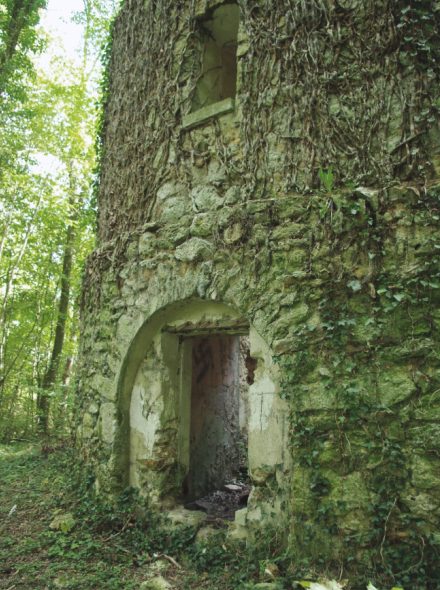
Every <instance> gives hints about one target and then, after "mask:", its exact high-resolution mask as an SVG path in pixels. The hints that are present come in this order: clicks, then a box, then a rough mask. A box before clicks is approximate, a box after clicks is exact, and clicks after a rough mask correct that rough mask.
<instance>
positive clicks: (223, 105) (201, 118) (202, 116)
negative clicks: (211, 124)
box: [182, 98, 235, 129]
mask: <svg viewBox="0 0 440 590" xmlns="http://www.w3.org/2000/svg"><path fill="white" fill-rule="evenodd" d="M234 109H235V99H233V98H225V100H221V101H220V102H214V103H213V104H210V105H208V106H207V107H203V108H202V109H199V110H198V111H195V112H194V113H189V115H185V116H184V117H183V121H182V129H193V128H194V127H197V126H198V125H203V123H206V122H207V121H209V119H212V118H214V117H219V116H220V115H226V114H227V113H232V112H233V111H234Z"/></svg>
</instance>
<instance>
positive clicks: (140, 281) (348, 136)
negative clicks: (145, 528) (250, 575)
mask: <svg viewBox="0 0 440 590" xmlns="http://www.w3.org/2000/svg"><path fill="white" fill-rule="evenodd" d="M422 4H423V7H424V8H423V7H422V8H420V10H416V9H411V8H410V7H408V6H407V5H408V3H406V2H400V1H399V0H397V1H388V0H339V1H338V2H336V1H334V0H310V1H309V2H301V1H299V0H298V1H297V0H293V1H292V0H239V2H238V4H234V3H232V2H218V1H210V0H160V1H155V2H153V1H145V0H127V1H126V2H125V4H124V6H123V8H122V9H121V12H120V14H119V16H118V18H117V20H116V22H115V25H114V29H113V37H112V48H111V54H110V59H109V65H108V84H107V88H106V95H105V109H104V118H103V125H102V133H101V139H102V146H101V171H100V184H99V195H98V218H99V219H98V243H97V247H96V249H95V251H94V252H93V254H92V255H91V257H90V259H89V261H88V265H87V268H86V272H85V281H84V298H83V312H82V340H81V352H80V368H79V380H78V408H79V410H78V437H79V440H80V446H81V449H82V452H83V455H84V457H85V458H86V459H87V461H88V462H90V464H91V465H92V466H93V468H94V470H95V473H96V482H97V483H96V485H97V489H98V490H99V491H100V492H101V493H103V494H115V493H117V491H118V490H120V489H122V488H123V487H125V486H126V485H129V484H131V485H135V486H136V487H138V488H139V489H140V491H141V493H142V494H144V495H148V496H149V497H150V498H151V500H152V501H153V503H156V505H157V506H158V507H161V508H165V509H167V510H170V511H172V510H175V509H176V507H177V509H178V510H181V501H182V500H181V497H182V493H183V492H182V486H183V485H184V482H185V478H186V477H187V475H188V471H189V469H190V463H191V448H190V442H189V440H190V436H191V428H190V424H191V416H190V413H191V403H190V401H191V395H192V393H191V390H192V385H191V383H192V381H191V371H192V367H193V365H192V364H191V358H192V357H191V354H192V353H191V349H192V345H193V343H194V342H195V340H194V339H200V338H202V337H210V336H213V335H217V336H218V337H226V336H225V335H229V336H231V337H238V338H248V339H249V358H251V359H252V362H253V363H254V365H255V369H254V370H253V374H252V378H249V379H248V381H249V382H251V383H250V384H249V386H248V390H247V393H246V395H247V404H248V408H247V410H246V414H245V416H246V418H245V421H246V425H245V426H246V429H247V431H248V442H247V445H248V448H247V455H248V469H249V473H250V477H251V482H252V490H251V494H250V498H249V503H248V506H247V507H246V508H244V509H242V510H241V511H239V512H238V513H237V517H236V524H235V527H236V529H235V530H236V534H238V535H245V536H246V535H247V536H248V537H252V535H253V534H256V531H258V529H259V527H262V526H264V527H267V526H269V524H268V523H270V526H275V527H276V526H278V525H279V526H280V527H281V528H282V530H283V533H284V535H285V541H286V543H287V544H288V545H289V546H290V547H291V548H292V551H293V552H294V554H295V555H296V556H305V557H306V558H307V559H309V560H313V559H315V558H316V559H317V558H318V557H319V559H321V560H322V559H327V560H330V561H331V560H333V562H335V563H337V562H343V561H344V559H346V558H347V556H350V559H351V560H355V561H356V562H358V563H361V564H362V563H364V564H365V566H366V565H368V564H370V565H371V563H374V562H375V560H376V563H381V562H382V561H383V562H385V560H386V562H387V563H389V564H391V565H390V567H392V568H395V570H396V571H399V568H411V567H415V566H416V564H418V563H422V562H423V563H424V564H425V566H426V567H427V568H429V567H431V568H432V567H434V566H433V565H432V562H429V559H430V557H429V556H430V555H432V551H433V550H434V549H435V547H436V546H438V545H439V543H440V535H439V532H438V530H439V520H440V460H439V456H440V452H439V439H440V358H439V328H440V311H439V307H438V303H439V301H440V264H439V263H440V232H439V220H440V183H439V173H440V142H439V139H440V134H439V126H438V121H439V117H438V114H439V108H440V104H439V102H438V98H436V97H438V96H439V92H438V91H439V73H440V60H439V44H438V38H439V26H438V25H439V19H440V9H439V7H438V3H435V2H424V3H421V5H422ZM423 10H426V11H429V10H430V11H431V12H430V13H429V14H428V18H425V17H426V14H424V13H423ZM242 365H243V363H242V364H241V366H242ZM222 370H223V369H221V370H220V373H221V372H222ZM241 382H243V379H242V380H241ZM223 385H224V383H223V382H222V386H223ZM179 506H180V507H179ZM433 548H434V549H433ZM430 552H431V553H430ZM420 560H421V561H420ZM424 560H425V561H424ZM426 560H427V561H426ZM426 563H427V564H428V565H426ZM429 563H431V565H429Z"/></svg>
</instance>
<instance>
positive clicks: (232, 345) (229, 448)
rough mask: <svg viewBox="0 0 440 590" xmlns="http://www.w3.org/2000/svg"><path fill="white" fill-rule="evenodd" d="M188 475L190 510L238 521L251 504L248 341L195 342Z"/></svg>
mask: <svg viewBox="0 0 440 590" xmlns="http://www.w3.org/2000/svg"><path fill="white" fill-rule="evenodd" d="M190 340H191V347H192V360H191V362H192V384H191V403H190V408H191V410H190V416H191V417H190V428H189V437H190V441H189V454H190V457H189V470H188V474H187V477H186V479H185V482H184V490H183V491H184V496H185V502H186V503H185V507H186V508H189V509H193V510H203V511H205V512H207V513H208V516H211V517H214V518H224V519H231V520H232V519H233V518H234V514H235V511H236V510H239V509H240V508H242V507H243V506H245V505H246V504H247V499H248V496H249V492H250V484H249V479H248V441H247V429H248V418H249V404H248V387H249V385H248V381H249V374H248V371H247V364H246V358H248V357H249V343H248V338H247V337H241V336H237V335H234V336H231V335H224V334H213V335H209V336H203V337H200V336H199V337H192V338H190Z"/></svg>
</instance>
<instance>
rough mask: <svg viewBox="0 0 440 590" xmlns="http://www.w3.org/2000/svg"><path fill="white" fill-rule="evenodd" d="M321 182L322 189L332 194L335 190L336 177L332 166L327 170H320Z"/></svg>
mask: <svg viewBox="0 0 440 590" xmlns="http://www.w3.org/2000/svg"><path fill="white" fill-rule="evenodd" d="M318 175H319V180H320V181H321V186H322V188H323V189H324V190H325V191H326V192H327V193H331V192H332V190H333V186H334V182H335V177H334V174H333V168H332V167H331V166H330V167H329V168H327V169H326V170H324V169H322V168H320V169H319V171H318Z"/></svg>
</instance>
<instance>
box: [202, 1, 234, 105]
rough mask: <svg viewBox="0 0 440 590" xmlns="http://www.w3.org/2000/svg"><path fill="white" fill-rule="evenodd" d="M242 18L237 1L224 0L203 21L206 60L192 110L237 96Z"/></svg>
mask: <svg viewBox="0 0 440 590" xmlns="http://www.w3.org/2000/svg"><path fill="white" fill-rule="evenodd" d="M239 18H240V9H239V7H238V6H237V4H223V5H222V6H219V7H218V8H217V9H216V10H214V11H213V12H212V13H211V15H210V16H209V20H208V19H206V20H202V21H200V31H201V36H202V43H203V63H202V71H201V75H200V78H199V81H198V83H197V86H196V90H195V94H194V98H193V103H192V111H196V110H198V109H201V108H203V107H205V106H208V105H210V104H213V103H215V102H219V101H221V100H224V99H225V98H234V97H235V92H236V86H237V36H238V24H239Z"/></svg>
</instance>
